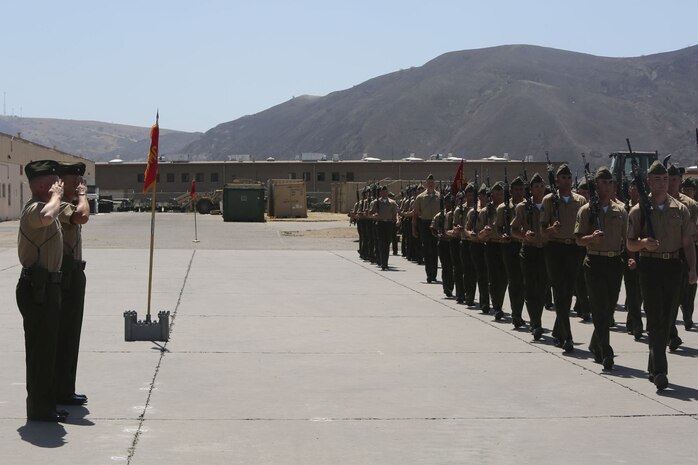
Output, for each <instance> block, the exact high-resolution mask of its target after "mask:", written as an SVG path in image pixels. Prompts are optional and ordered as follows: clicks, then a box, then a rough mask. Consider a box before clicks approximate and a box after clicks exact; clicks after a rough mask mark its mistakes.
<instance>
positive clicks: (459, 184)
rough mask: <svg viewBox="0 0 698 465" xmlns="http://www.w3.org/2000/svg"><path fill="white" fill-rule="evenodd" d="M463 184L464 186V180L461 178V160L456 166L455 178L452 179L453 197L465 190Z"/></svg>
mask: <svg viewBox="0 0 698 465" xmlns="http://www.w3.org/2000/svg"><path fill="white" fill-rule="evenodd" d="M463 184H465V178H464V177H463V160H461V161H460V165H458V170H457V171H456V176H455V177H454V178H453V186H451V193H452V195H453V196H454V197H455V196H456V195H457V194H458V192H459V191H460V190H462V189H465V187H464V186H463Z"/></svg>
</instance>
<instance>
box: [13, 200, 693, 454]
mask: <svg viewBox="0 0 698 465" xmlns="http://www.w3.org/2000/svg"><path fill="white" fill-rule="evenodd" d="M157 221H158V222H157V224H156V237H157V239H156V244H157V245H156V251H155V259H154V281H153V310H154V311H156V312H157V311H159V310H169V311H170V312H172V327H171V339H170V341H169V342H167V343H164V344H154V343H152V342H124V322H123V321H124V320H123V316H122V314H123V312H124V311H125V310H136V311H137V312H138V315H139V318H143V317H144V312H145V307H146V293H147V270H148V253H147V247H148V237H149V236H148V234H149V231H150V223H149V222H150V215H148V214H143V213H142V214H137V213H114V214H107V215H97V216H94V217H93V218H91V220H90V222H89V223H88V224H87V225H86V226H85V227H84V229H83V231H84V243H85V250H84V255H85V259H86V260H87V262H88V265H87V269H86V273H87V280H88V281H87V298H86V312H85V320H84V324H83V338H82V346H81V353H80V366H79V372H78V390H79V392H81V393H85V394H87V395H88V396H89V404H87V405H86V406H85V407H67V410H69V411H70V412H71V415H70V417H69V421H68V422H67V423H65V424H54V425H52V424H40V423H34V422H27V421H26V420H25V409H24V400H25V395H26V391H25V384H24V377H25V369H24V345H23V331H22V319H21V317H20V315H19V311H18V310H17V307H16V303H15V298H14V287H15V285H16V282H17V278H18V275H19V270H20V267H19V264H18V262H17V254H16V250H15V248H14V245H15V243H16V237H17V226H18V223H17V222H5V223H0V292H1V293H2V295H3V296H6V298H5V300H6V303H5V305H3V306H1V307H0V352H1V353H2V359H3V367H4V369H3V370H2V372H1V373H0V447H1V448H2V463H4V464H11V465H14V464H40V463H41V464H43V463H52V464H55V465H63V464H71V465H73V464H90V465H93V464H95V465H96V464H120V463H130V464H134V465H141V464H142V465H145V464H149V465H152V464H190V463H200V464H206V465H214V464H226V465H227V464H231V463H241V464H303V465H308V464H347V465H349V464H351V465H357V464H380V465H386V464H400V465H404V464H429V465H433V464H459V465H460V464H469V463H473V464H475V463H476V464H489V463H492V464H509V463H511V464H514V463H515V464H522V463H534V462H535V463H538V464H555V465H559V464H589V463H604V464H606V463H632V464H658V463H694V462H695V461H696V457H695V454H696V450H695V445H694V444H695V440H694V438H695V435H696V431H698V423H697V422H696V420H698V402H696V401H697V400H698V389H697V388H698V370H696V360H695V358H696V356H697V355H698V350H697V349H696V348H697V347H698V334H697V333H696V332H695V331H693V332H686V331H685V330H684V329H683V325H681V324H680V326H679V328H680V329H679V334H680V335H681V337H682V338H683V340H684V345H683V346H682V347H681V348H679V350H677V351H676V352H675V353H673V354H670V355H669V356H668V358H669V369H670V372H669V382H670V385H669V388H668V389H667V390H666V391H664V392H662V393H657V392H656V391H655V389H654V385H653V384H651V383H649V382H648V380H647V378H646V371H645V369H646V365H647V345H646V343H645V341H644V340H643V341H641V342H636V341H634V339H633V337H632V336H630V335H628V334H626V333H625V331H624V329H625V328H624V327H623V323H624V321H625V313H624V312H623V311H622V310H619V311H617V312H616V317H615V318H616V321H617V322H618V323H619V324H618V326H617V327H616V328H614V330H613V332H612V334H611V343H612V345H613V347H614V350H615V352H616V359H615V361H616V366H615V368H614V369H613V370H612V371H610V372H604V371H603V370H602V367H601V366H600V365H598V364H595V363H594V362H593V357H592V356H591V354H590V353H589V352H588V350H587V345H588V342H589V338H590V336H591V332H592V325H591V324H590V323H584V322H581V320H579V319H578V318H576V317H574V316H573V317H572V321H573V323H572V331H573V335H574V339H575V343H576V346H575V347H576V350H575V351H574V352H573V353H572V354H569V355H567V354H563V353H562V351H561V349H558V348H556V347H554V346H553V345H552V342H551V338H550V334H549V332H548V333H546V335H545V336H544V338H543V340H541V341H538V342H536V341H532V338H531V336H530V334H529V333H528V331H526V330H525V329H520V330H515V329H513V326H512V325H511V322H510V317H509V314H508V313H509V309H508V302H506V301H505V302H506V304H505V311H506V312H507V317H506V319H505V320H504V321H502V322H496V321H494V318H493V317H492V316H490V315H481V314H480V313H479V312H478V310H477V309H476V308H468V307H465V306H463V305H458V304H457V303H456V302H455V300H454V299H448V298H446V297H445V296H444V294H443V292H442V289H441V285H440V284H427V283H426V276H425V273H424V270H423V267H420V266H417V265H416V264H413V263H410V262H408V261H406V260H405V259H403V258H402V257H396V256H391V257H390V266H391V269H390V270H389V271H380V269H378V268H377V267H375V266H374V265H371V264H370V263H366V262H363V261H362V260H360V259H359V257H358V254H357V253H356V250H355V249H356V247H357V244H356V243H355V242H354V240H353V239H351V238H336V237H334V235H333V234H330V233H329V232H328V234H327V237H323V236H322V234H318V233H317V231H318V230H327V231H330V230H342V229H345V228H347V227H348V223H347V222H323V223H300V222H278V223H274V222H268V223H223V221H222V219H221V217H220V216H199V217H197V221H198V227H199V231H198V232H199V239H200V240H201V242H199V243H196V244H195V243H192V239H193V235H194V231H193V218H192V215H188V214H158V217H157ZM308 230H313V231H315V232H316V233H314V234H312V236H311V237H306V236H304V235H303V234H302V232H303V231H308ZM295 232H299V234H298V235H296V234H289V233H295ZM439 276H440V273H439ZM623 300H624V294H623V293H621V298H620V303H621V304H622V302H623ZM524 317H525V318H526V319H528V318H527V314H526V312H525V311H524ZM554 317H555V314H554V312H552V311H545V313H544V319H543V321H544V326H545V328H548V329H550V328H552V324H553V321H554ZM645 339H646V338H645Z"/></svg>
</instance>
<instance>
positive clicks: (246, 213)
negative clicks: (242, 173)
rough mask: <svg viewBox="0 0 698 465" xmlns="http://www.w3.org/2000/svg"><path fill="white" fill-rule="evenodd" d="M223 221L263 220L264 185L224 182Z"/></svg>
mask: <svg viewBox="0 0 698 465" xmlns="http://www.w3.org/2000/svg"><path fill="white" fill-rule="evenodd" d="M223 221H264V186H263V185H261V184H226V185H225V187H223Z"/></svg>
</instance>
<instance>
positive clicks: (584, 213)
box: [574, 167, 627, 370]
mask: <svg viewBox="0 0 698 465" xmlns="http://www.w3.org/2000/svg"><path fill="white" fill-rule="evenodd" d="M594 178H595V179H594V182H595V184H596V191H597V192H598V195H599V205H598V211H597V210H596V206H595V205H592V204H591V203H587V204H584V205H583V206H582V207H581V208H580V209H579V213H578V214H577V219H576V224H575V228H574V233H575V235H576V236H577V244H579V245H580V246H583V247H586V257H585V258H584V263H583V273H584V278H585V279H586V283H587V286H586V287H587V289H588V290H589V291H588V292H589V303H590V306H591V315H592V321H593V322H594V333H593V334H592V336H591V342H590V343H589V350H590V351H591V353H592V354H593V355H594V361H595V362H596V363H602V364H603V367H604V369H606V370H610V369H611V368H613V357H614V355H613V348H612V347H611V343H610V318H611V314H610V312H609V310H608V309H609V308H610V307H611V306H615V304H616V300H617V299H618V292H619V291H620V283H621V280H622V278H623V260H622V258H621V251H622V248H623V244H624V243H625V239H626V237H625V235H626V225H627V213H626V211H625V208H624V205H623V204H622V203H617V202H613V201H612V200H611V198H612V196H613V193H614V191H615V187H614V184H613V175H612V174H611V171H610V170H609V169H608V168H606V167H602V168H599V169H598V170H597V171H596V175H595V176H594ZM590 182H591V181H590Z"/></svg>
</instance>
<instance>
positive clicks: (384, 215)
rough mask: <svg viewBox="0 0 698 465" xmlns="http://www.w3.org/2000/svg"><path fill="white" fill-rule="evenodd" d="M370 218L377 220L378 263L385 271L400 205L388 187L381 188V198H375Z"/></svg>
mask: <svg viewBox="0 0 698 465" xmlns="http://www.w3.org/2000/svg"><path fill="white" fill-rule="evenodd" d="M369 214H370V218H371V220H372V221H375V222H376V226H375V227H376V230H377V237H378V247H377V249H378V257H377V260H378V265H379V266H380V267H381V269H382V270H383V271H385V270H387V269H388V257H389V255H390V243H391V242H392V239H393V235H394V234H395V227H396V226H397V222H398V206H397V203H395V201H394V200H393V199H390V198H388V187H387V186H382V187H381V188H380V198H379V199H377V200H374V201H373V203H372V204H371V207H370V211H369Z"/></svg>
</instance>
